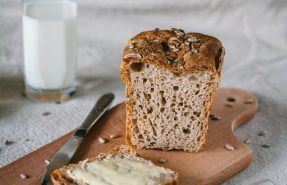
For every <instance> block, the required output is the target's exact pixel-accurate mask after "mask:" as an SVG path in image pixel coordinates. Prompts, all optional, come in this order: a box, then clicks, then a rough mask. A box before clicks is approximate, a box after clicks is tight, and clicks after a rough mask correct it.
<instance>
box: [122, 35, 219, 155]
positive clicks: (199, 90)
mask: <svg viewBox="0 0 287 185" xmlns="http://www.w3.org/2000/svg"><path fill="white" fill-rule="evenodd" d="M223 57H224V48H223V46H222V44H221V42H220V41H219V40H217V39H216V38H214V37H211V36H207V35H203V34H200V33H191V32H189V33H185V32H184V31H183V30H180V29H171V30H159V29H155V30H152V31H146V32H142V33H140V34H138V35H136V36H135V37H133V38H132V39H130V40H129V42H128V44H127V45H126V47H125V49H124V53H123V60H122V64H121V74H122V78H123V80H124V81H125V83H126V140H127V143H128V144H130V145H133V146H136V147H138V148H156V149H164V150H172V149H177V150H184V151H189V152H192V151H198V150H199V149H201V148H202V146H203V144H204V143H205V140H206V134H207V128H208V116H209V109H210V106H211V103H212V101H213V98H214V95H215V92H216V90H217V88H218V84H219V82H220V79H221V68H222V64H223Z"/></svg>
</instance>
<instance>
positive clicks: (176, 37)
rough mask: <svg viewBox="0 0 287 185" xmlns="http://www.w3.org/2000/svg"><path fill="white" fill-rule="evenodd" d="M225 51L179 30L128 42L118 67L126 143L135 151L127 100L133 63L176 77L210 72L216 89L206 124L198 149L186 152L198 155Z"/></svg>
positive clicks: (212, 40)
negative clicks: (154, 67)
mask: <svg viewBox="0 0 287 185" xmlns="http://www.w3.org/2000/svg"><path fill="white" fill-rule="evenodd" d="M224 55H225V49H224V47H223V46H222V44H221V42H220V41H219V40H218V39H216V38H214V37H212V36H208V35H204V34H200V33H192V32H188V33H185V32H184V31H183V30H180V29H171V30H159V29H155V30H151V31H145V32H142V33H140V34H138V35H136V36H135V37H133V38H131V39H130V40H129V41H128V43H127V44H126V46H125V48H124V53H123V59H122V63H121V75H122V79H123V80H124V81H125V83H126V89H125V91H126V95H127V99H126V143H127V144H128V145H130V146H133V147H136V146H134V145H133V144H132V142H131V126H132V123H131V119H130V117H131V114H132V104H131V102H130V101H129V99H128V97H129V95H130V93H131V92H132V90H133V88H134V87H133V86H132V83H130V82H131V78H130V71H129V68H130V65H131V64H132V63H149V64H154V65H157V66H158V67H161V68H163V69H168V70H170V71H172V72H173V73H175V74H180V73H184V72H194V71H206V70H208V71H211V72H212V73H213V74H215V76H216V82H215V83H216V84H215V86H216V88H215V91H213V92H212V93H211V96H210V98H209V100H208V103H207V104H206V107H205V112H207V114H206V115H205V121H204V123H203V128H202V135H201V138H200V140H199V147H198V148H196V149H191V150H189V152H197V151H199V150H200V149H201V148H202V147H203V144H204V143H205V141H206V134H207V130H208V117H209V109H210V107H211V104H212V100H213V99H214V96H215V92H216V89H217V88H218V85H219V83H220V80H221V70H222V65H223V58H224Z"/></svg>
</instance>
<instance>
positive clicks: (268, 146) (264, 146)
mask: <svg viewBox="0 0 287 185" xmlns="http://www.w3.org/2000/svg"><path fill="white" fill-rule="evenodd" d="M261 147H262V148H270V147H271V146H270V145H267V144H263V145H261Z"/></svg>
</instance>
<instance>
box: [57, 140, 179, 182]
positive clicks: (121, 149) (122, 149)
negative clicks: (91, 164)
mask: <svg viewBox="0 0 287 185" xmlns="http://www.w3.org/2000/svg"><path fill="white" fill-rule="evenodd" d="M111 154H117V155H122V156H129V157H131V158H133V159H134V160H137V161H139V162H150V161H148V160H145V159H143V158H140V157H138V156H137V154H136V153H135V152H134V151H133V150H132V149H131V148H130V147H129V146H127V145H118V146H116V147H115V148H114V149H113V150H111V151H109V152H107V153H100V154H99V155H98V156H97V157H94V158H90V159H86V160H102V159H104V158H106V157H107V156H109V155H111ZM75 165H79V164H69V165H66V166H63V167H62V168H60V169H56V170H54V171H53V172H52V174H51V179H52V182H53V184H54V185H77V184H75V183H73V181H72V179H70V178H69V177H68V175H67V173H66V171H67V170H68V169H71V168H72V167H74V166H75ZM173 175H174V178H173V179H172V180H171V181H170V182H167V183H164V184H162V185H178V174H177V173H176V172H174V174H173Z"/></svg>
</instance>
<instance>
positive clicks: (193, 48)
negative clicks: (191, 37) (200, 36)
mask: <svg viewBox="0 0 287 185" xmlns="http://www.w3.org/2000/svg"><path fill="white" fill-rule="evenodd" d="M191 51H192V52H194V53H197V49H195V47H194V46H193V44H191Z"/></svg>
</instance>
